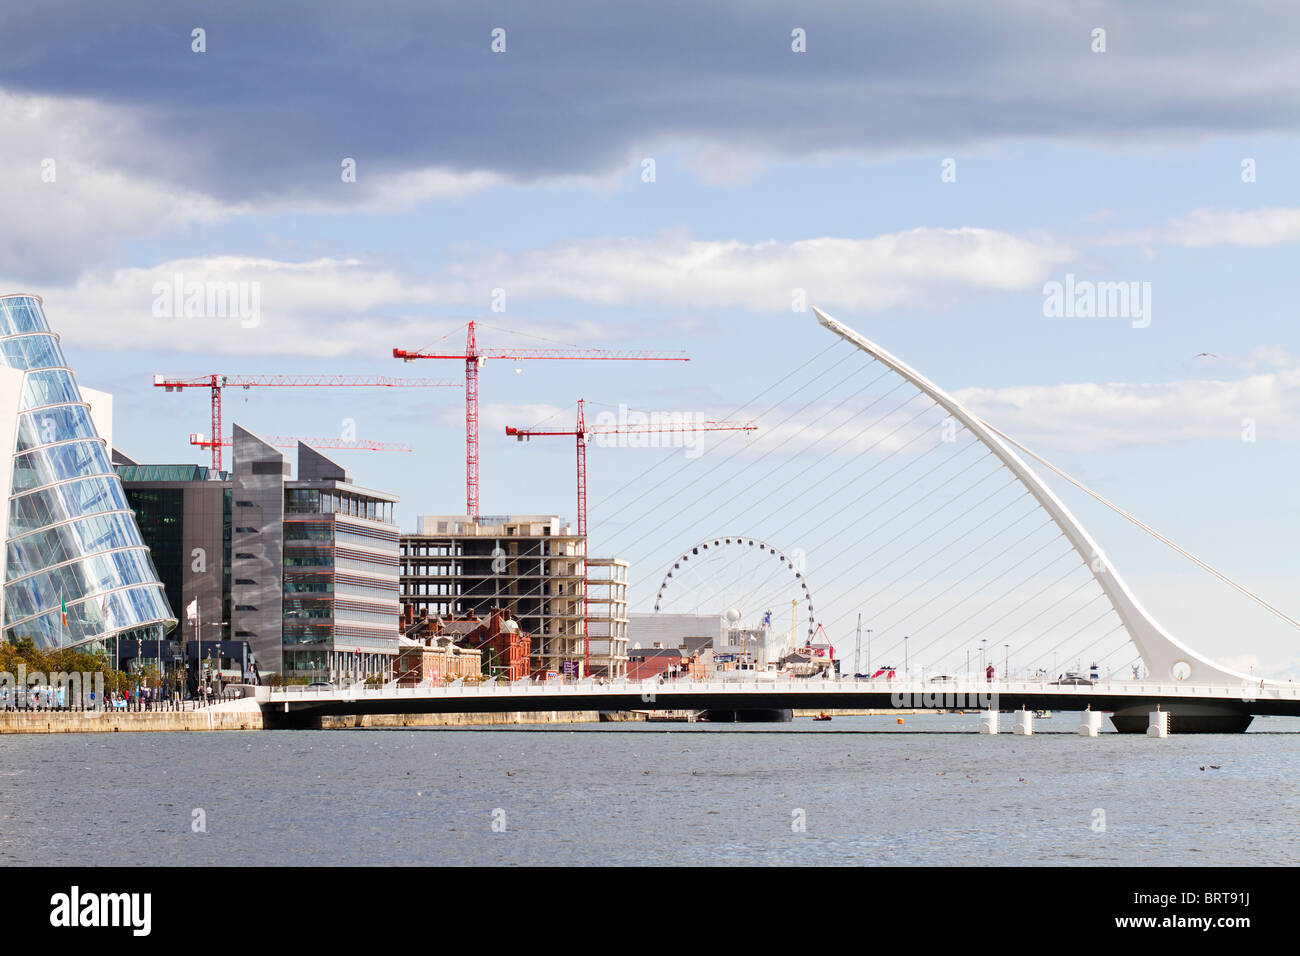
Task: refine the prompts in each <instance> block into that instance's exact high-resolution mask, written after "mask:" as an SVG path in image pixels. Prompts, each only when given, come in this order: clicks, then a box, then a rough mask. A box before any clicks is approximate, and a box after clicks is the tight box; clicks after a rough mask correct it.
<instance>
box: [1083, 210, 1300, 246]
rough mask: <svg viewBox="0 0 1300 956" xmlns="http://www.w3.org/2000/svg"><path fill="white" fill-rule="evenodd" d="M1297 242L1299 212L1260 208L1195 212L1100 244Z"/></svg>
mask: <svg viewBox="0 0 1300 956" xmlns="http://www.w3.org/2000/svg"><path fill="white" fill-rule="evenodd" d="M1298 240H1300V209H1290V208H1286V207H1267V206H1266V207H1262V208H1260V209H1255V210H1251V211H1247V212H1237V211H1233V210H1219V209H1196V210H1194V211H1192V212H1190V213H1188V214H1187V215H1186V216H1180V217H1177V218H1175V219H1171V220H1170V221H1169V224H1168V225H1167V226H1165V227H1163V228H1160V229H1140V230H1137V231H1134V232H1125V233H1119V234H1117V235H1114V236H1110V237H1108V238H1106V239H1104V240H1102V242H1103V244H1106V245H1149V244H1151V243H1166V244H1169V245H1175V246H1192V247H1197V246H1220V245H1230V246H1270V245H1276V244H1278V243H1286V242H1296V241H1298Z"/></svg>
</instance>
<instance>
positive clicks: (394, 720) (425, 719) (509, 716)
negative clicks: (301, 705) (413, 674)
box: [320, 710, 600, 730]
mask: <svg viewBox="0 0 1300 956" xmlns="http://www.w3.org/2000/svg"><path fill="white" fill-rule="evenodd" d="M599 720H600V712H599V711H595V710H550V711H540V712H537V713H530V712H527V711H507V712H505V713H500V714H367V715H341V716H333V717H321V718H320V728H321V730H352V729H355V728H362V727H482V726H487V725H494V726H495V725H503V724H594V723H596V722H598V721H599Z"/></svg>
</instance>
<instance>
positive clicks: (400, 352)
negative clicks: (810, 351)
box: [393, 321, 690, 519]
mask: <svg viewBox="0 0 1300 956" xmlns="http://www.w3.org/2000/svg"><path fill="white" fill-rule="evenodd" d="M393 358H399V359H401V360H402V361H403V362H413V361H415V360H416V359H453V360H455V361H458V362H464V363H465V513H466V514H467V515H469V517H470V518H471V519H474V518H477V517H478V370H479V369H480V368H482V367H483V366H484V365H485V364H487V360H488V359H490V358H499V359H511V360H513V361H516V362H518V361H524V360H527V359H547V360H550V359H573V360H586V361H593V360H600V361H607V362H611V361H613V362H689V361H690V359H689V358H688V357H687V356H686V353H685V352H678V353H671V352H647V351H642V350H628V349H621V350H618V349H599V348H590V349H511V348H504V349H481V348H479V347H478V342H477V341H476V340H475V338H474V323H473V322H472V321H471V322H470V323H469V332H468V335H467V337H466V339H465V352H464V354H461V353H442V352H411V351H407V350H406V349H393Z"/></svg>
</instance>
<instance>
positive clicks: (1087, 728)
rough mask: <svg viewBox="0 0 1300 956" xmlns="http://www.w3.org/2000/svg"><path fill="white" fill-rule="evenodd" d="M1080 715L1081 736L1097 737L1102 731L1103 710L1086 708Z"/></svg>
mask: <svg viewBox="0 0 1300 956" xmlns="http://www.w3.org/2000/svg"><path fill="white" fill-rule="evenodd" d="M1079 717H1080V722H1079V736H1080V737H1096V736H1097V735H1098V734H1100V733H1101V711H1099V710H1085V711H1084V712H1083V713H1082V714H1080V715H1079Z"/></svg>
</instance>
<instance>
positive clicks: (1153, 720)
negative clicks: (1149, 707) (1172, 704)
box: [1147, 710, 1169, 737]
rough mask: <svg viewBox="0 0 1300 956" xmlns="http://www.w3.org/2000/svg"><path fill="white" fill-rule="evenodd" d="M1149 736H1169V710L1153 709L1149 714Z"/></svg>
mask: <svg viewBox="0 0 1300 956" xmlns="http://www.w3.org/2000/svg"><path fill="white" fill-rule="evenodd" d="M1147 736H1148V737H1168V736H1169V711H1167V710H1153V711H1151V713H1150V714H1148V715H1147Z"/></svg>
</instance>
